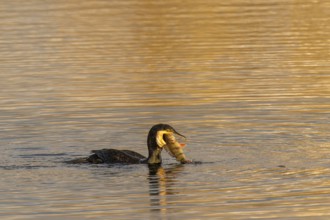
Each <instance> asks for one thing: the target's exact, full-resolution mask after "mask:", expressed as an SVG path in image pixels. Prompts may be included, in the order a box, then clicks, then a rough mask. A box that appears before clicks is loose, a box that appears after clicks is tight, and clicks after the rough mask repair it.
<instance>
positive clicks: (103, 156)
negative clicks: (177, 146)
mask: <svg viewBox="0 0 330 220" xmlns="http://www.w3.org/2000/svg"><path fill="white" fill-rule="evenodd" d="M174 134H177V135H179V136H182V137H184V138H185V136H183V135H182V134H180V133H178V132H177V131H176V130H175V129H174V128H173V127H171V126H170V125H168V124H157V125H154V126H152V128H151V129H150V131H149V134H148V138H147V145H148V157H145V156H143V155H141V154H139V153H137V152H135V151H131V150H116V149H101V150H92V153H93V154H92V155H90V156H89V157H85V158H78V159H74V160H71V161H68V162H69V163H93V164H99V163H109V164H113V163H122V164H139V163H144V164H161V163H162V157H161V152H162V150H163V147H164V146H165V145H166V141H165V139H164V137H165V135H174Z"/></svg>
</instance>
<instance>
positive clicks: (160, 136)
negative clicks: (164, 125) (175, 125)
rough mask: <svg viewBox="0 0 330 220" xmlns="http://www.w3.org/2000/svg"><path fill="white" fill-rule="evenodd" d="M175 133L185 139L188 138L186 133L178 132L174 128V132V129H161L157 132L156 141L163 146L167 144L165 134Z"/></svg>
mask: <svg viewBox="0 0 330 220" xmlns="http://www.w3.org/2000/svg"><path fill="white" fill-rule="evenodd" d="M173 133H174V134H177V135H179V136H181V137H183V138H184V139H187V138H186V137H185V136H184V135H182V134H180V133H179V132H177V131H176V130H174V129H173V132H172V131H166V130H161V131H158V132H157V136H156V142H157V145H158V146H159V147H160V148H162V147H164V146H165V145H166V142H165V140H164V134H171V135H173Z"/></svg>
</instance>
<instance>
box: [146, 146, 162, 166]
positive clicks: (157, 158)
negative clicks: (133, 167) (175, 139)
mask: <svg viewBox="0 0 330 220" xmlns="http://www.w3.org/2000/svg"><path fill="white" fill-rule="evenodd" d="M161 151H162V150H161V149H160V148H158V147H157V148H156V149H155V150H153V151H151V152H149V156H148V159H147V163H148V164H160V163H162V157H161V155H160V154H161Z"/></svg>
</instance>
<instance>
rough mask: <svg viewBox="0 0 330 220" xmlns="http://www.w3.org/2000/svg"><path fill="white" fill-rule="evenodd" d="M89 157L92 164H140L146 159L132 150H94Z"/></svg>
mask: <svg viewBox="0 0 330 220" xmlns="http://www.w3.org/2000/svg"><path fill="white" fill-rule="evenodd" d="M92 153H93V154H92V155H91V156H89V157H88V159H87V160H88V161H89V162H90V163H127V164H134V163H140V161H141V160H142V159H145V157H144V156H143V155H141V154H139V153H137V152H134V151H131V150H116V149H102V150H93V151H92Z"/></svg>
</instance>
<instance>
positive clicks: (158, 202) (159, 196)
mask: <svg viewBox="0 0 330 220" xmlns="http://www.w3.org/2000/svg"><path fill="white" fill-rule="evenodd" d="M148 167H149V176H148V180H149V194H150V207H151V210H152V211H153V212H159V213H161V216H163V217H165V216H166V213H167V198H168V195H173V194H176V193H177V192H175V191H174V187H172V185H173V184H174V183H175V182H176V180H175V179H176V176H177V175H178V174H179V173H180V172H181V171H182V170H183V169H184V165H182V164H175V165H173V166H171V167H168V168H163V167H162V166H161V165H148ZM158 217H159V216H158Z"/></svg>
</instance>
